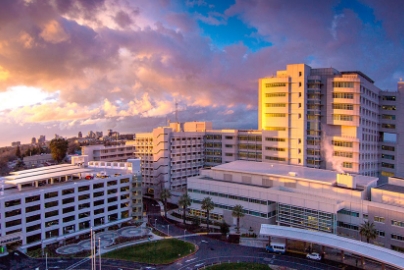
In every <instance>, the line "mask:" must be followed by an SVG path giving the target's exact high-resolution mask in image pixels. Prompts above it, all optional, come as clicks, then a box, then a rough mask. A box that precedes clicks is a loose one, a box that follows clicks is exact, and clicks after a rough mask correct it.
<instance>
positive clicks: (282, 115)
mask: <svg viewBox="0 0 404 270" xmlns="http://www.w3.org/2000/svg"><path fill="white" fill-rule="evenodd" d="M265 115H266V116H267V117H286V113H267V114H265Z"/></svg>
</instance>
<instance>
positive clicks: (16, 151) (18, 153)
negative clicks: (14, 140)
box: [15, 146, 21, 158]
mask: <svg viewBox="0 0 404 270" xmlns="http://www.w3.org/2000/svg"><path fill="white" fill-rule="evenodd" d="M15 155H16V156H17V157H18V158H21V149H20V146H17V150H15Z"/></svg>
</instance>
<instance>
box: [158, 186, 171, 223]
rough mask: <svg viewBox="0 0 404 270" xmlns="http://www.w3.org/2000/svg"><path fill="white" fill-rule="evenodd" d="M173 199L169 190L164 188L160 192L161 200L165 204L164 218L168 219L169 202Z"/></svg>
mask: <svg viewBox="0 0 404 270" xmlns="http://www.w3.org/2000/svg"><path fill="white" fill-rule="evenodd" d="M170 198H171V192H170V190H169V189H166V188H163V190H162V191H161V192H160V199H161V200H162V201H163V203H164V216H165V217H167V200H168V199H170Z"/></svg>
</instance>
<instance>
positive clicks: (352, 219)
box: [188, 161, 404, 252]
mask: <svg viewBox="0 0 404 270" xmlns="http://www.w3.org/2000/svg"><path fill="white" fill-rule="evenodd" d="M377 181H378V178H376V177H370V176H363V175H356V176H353V175H347V174H339V173H338V172H336V171H330V170H322V169H315V168H307V167H304V166H294V165H284V164H278V163H266V162H251V161H235V162H231V163H228V164H223V165H219V166H216V167H213V168H211V169H210V170H202V171H201V174H200V176H195V177H189V178H188V194H189V195H190V197H191V199H192V205H191V207H190V213H191V214H192V215H195V216H201V217H203V218H205V217H206V212H205V211H203V210H202V209H201V202H202V200H203V199H204V198H205V197H211V198H212V201H213V202H214V205H215V208H214V209H213V210H211V211H210V218H211V220H218V221H220V220H222V219H224V220H225V221H226V222H227V223H228V224H231V225H236V220H235V218H233V217H232V210H233V208H234V206H235V205H242V206H243V211H244V213H245V216H244V217H243V218H241V223H240V224H241V228H242V232H244V233H246V232H248V230H249V228H252V230H253V231H254V232H255V233H257V234H258V232H259V231H260V226H261V224H276V225H281V226H288V227H296V228H301V229H307V230H315V231H321V232H326V233H332V234H337V235H340V236H344V237H348V238H353V239H357V240H359V239H361V236H360V234H359V228H360V226H361V225H362V224H363V223H364V222H365V221H369V222H372V223H374V224H375V227H376V229H377V237H376V239H374V241H373V242H374V243H375V244H377V245H380V246H384V247H387V248H390V249H394V250H397V251H401V252H404V203H403V199H402V198H403V197H404V181H403V180H402V179H392V178H390V179H389V182H388V183H387V184H384V185H381V186H377Z"/></svg>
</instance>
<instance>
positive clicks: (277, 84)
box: [265, 82, 286, 88]
mask: <svg viewBox="0 0 404 270" xmlns="http://www.w3.org/2000/svg"><path fill="white" fill-rule="evenodd" d="M285 86H286V83H281V82H279V83H266V84H265V87H266V88H270V87H285Z"/></svg>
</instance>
